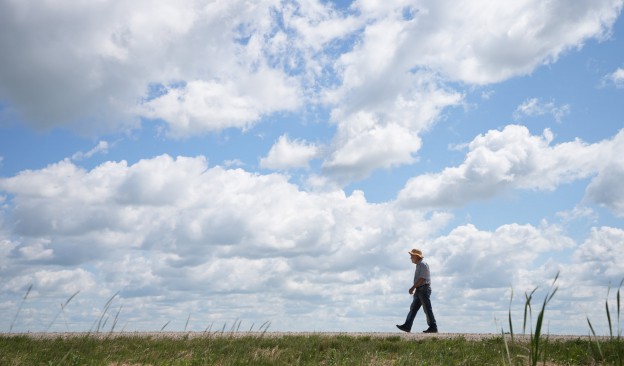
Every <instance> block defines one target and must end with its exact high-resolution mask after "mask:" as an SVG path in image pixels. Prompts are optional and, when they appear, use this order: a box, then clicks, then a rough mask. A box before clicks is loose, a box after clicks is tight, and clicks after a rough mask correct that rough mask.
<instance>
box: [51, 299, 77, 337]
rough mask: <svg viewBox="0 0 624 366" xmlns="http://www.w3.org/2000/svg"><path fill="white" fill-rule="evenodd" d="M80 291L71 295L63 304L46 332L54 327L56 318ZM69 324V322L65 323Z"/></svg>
mask: <svg viewBox="0 0 624 366" xmlns="http://www.w3.org/2000/svg"><path fill="white" fill-rule="evenodd" d="M79 292H80V290H78V291H76V292H75V293H74V294H73V295H71V296H70V297H69V298H68V299H67V300H66V301H65V303H64V304H61V310H59V312H58V313H56V315H55V316H54V318H53V319H52V321H51V322H50V324H49V325H48V327H47V328H46V330H45V331H46V333H47V332H48V331H49V330H50V328H51V327H52V325H53V324H54V322H55V321H56V319H57V318H58V316H59V315H61V313H62V312H63V311H64V310H65V307H66V306H67V304H69V302H70V301H72V299H73V298H74V297H76V295H78V293H79ZM65 325H66V326H67V324H65Z"/></svg>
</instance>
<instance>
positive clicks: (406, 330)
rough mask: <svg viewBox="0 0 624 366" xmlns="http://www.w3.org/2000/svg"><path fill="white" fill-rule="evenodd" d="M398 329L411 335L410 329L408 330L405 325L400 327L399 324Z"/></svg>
mask: <svg viewBox="0 0 624 366" xmlns="http://www.w3.org/2000/svg"><path fill="white" fill-rule="evenodd" d="M396 327H397V328H399V329H400V330H402V331H404V332H406V333H409V332H410V329H407V327H406V326H405V325H398V324H397V326H396Z"/></svg>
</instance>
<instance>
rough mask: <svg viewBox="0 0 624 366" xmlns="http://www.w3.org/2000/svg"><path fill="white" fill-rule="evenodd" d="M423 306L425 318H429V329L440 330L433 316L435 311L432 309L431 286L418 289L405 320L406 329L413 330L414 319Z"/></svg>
mask: <svg viewBox="0 0 624 366" xmlns="http://www.w3.org/2000/svg"><path fill="white" fill-rule="evenodd" d="M421 306H422V308H423V311H424V312H425V316H427V325H428V326H429V328H430V329H438V325H437V324H436V320H435V317H434V316H433V309H431V286H429V285H423V286H420V287H419V288H417V289H416V292H415V293H414V300H413V301H412V305H411V306H410V311H409V313H408V314H407V318H406V319H405V324H404V325H405V327H406V328H407V329H409V330H411V329H412V325H413V324H414V318H416V313H418V310H420V307H421Z"/></svg>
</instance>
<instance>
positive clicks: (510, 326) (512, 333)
mask: <svg viewBox="0 0 624 366" xmlns="http://www.w3.org/2000/svg"><path fill="white" fill-rule="evenodd" d="M513 295H514V292H513V287H512V288H511V296H509V312H508V314H507V316H508V321H509V334H511V343H512V344H513V343H514V331H513V322H512V321H511V304H512V302H513ZM505 346H506V345H505Z"/></svg>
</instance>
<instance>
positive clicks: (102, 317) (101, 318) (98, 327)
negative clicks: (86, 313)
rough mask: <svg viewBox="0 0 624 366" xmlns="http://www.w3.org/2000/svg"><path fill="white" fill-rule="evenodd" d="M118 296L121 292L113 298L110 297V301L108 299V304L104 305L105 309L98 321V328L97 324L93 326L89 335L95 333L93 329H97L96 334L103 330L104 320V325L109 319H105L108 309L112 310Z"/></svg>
mask: <svg viewBox="0 0 624 366" xmlns="http://www.w3.org/2000/svg"><path fill="white" fill-rule="evenodd" d="M117 295H119V291H117V292H115V293H114V294H113V296H111V297H110V299H108V301H107V302H106V304H105V305H104V308H103V309H102V313H101V314H100V318H99V319H98V320H96V322H97V327H95V323H94V324H93V325H92V326H91V329H89V333H91V332H92V331H93V328H94V327H95V332H96V333H99V332H100V329H102V325H103V323H102V320H104V323H106V321H107V320H108V318H106V319H104V316H105V315H106V313H107V312H108V309H109V308H110V306H111V304H112V303H113V300H114V299H115V297H117Z"/></svg>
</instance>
